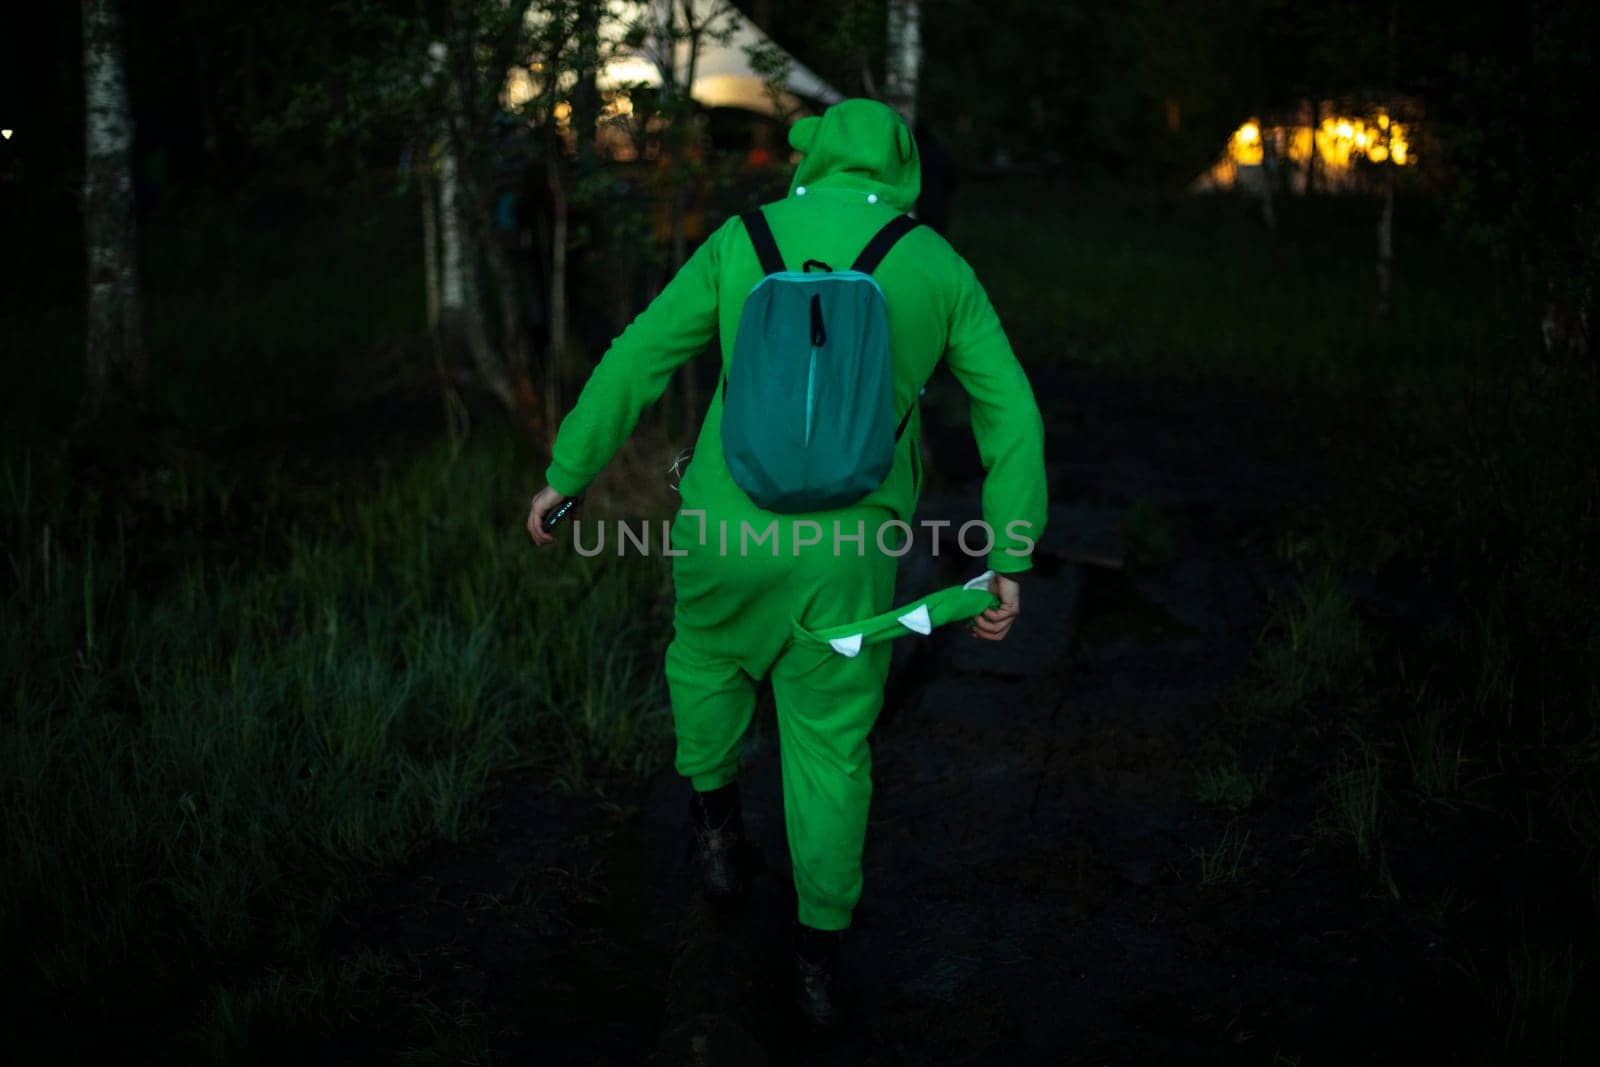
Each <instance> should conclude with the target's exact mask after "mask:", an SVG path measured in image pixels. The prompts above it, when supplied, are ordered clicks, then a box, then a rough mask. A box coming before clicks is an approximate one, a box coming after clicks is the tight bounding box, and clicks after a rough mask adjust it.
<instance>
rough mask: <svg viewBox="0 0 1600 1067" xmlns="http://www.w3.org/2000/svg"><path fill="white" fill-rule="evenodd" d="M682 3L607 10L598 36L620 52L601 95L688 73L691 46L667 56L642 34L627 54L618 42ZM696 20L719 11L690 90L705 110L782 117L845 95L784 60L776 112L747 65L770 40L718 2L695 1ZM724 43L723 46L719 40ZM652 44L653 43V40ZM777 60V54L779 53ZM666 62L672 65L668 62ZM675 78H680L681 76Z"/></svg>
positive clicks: (603, 78)
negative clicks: (781, 94) (635, 27)
mask: <svg viewBox="0 0 1600 1067" xmlns="http://www.w3.org/2000/svg"><path fill="white" fill-rule="evenodd" d="M674 2H678V3H679V4H680V10H681V0H649V2H648V3H644V4H637V3H633V4H623V5H620V6H619V5H610V7H609V8H608V10H607V13H606V16H605V19H604V21H603V23H602V26H601V34H602V36H603V37H604V38H605V39H606V40H608V41H610V42H613V43H614V44H615V45H616V46H617V47H618V55H617V56H616V58H614V59H613V60H612V61H611V62H609V63H608V64H606V66H605V68H604V69H603V70H602V71H601V72H600V77H599V79H598V80H599V84H600V88H601V90H602V91H609V90H616V89H622V88H626V87H627V86H630V85H648V86H652V87H659V86H660V85H661V84H662V82H663V80H664V78H663V70H664V69H667V68H670V69H672V70H674V71H679V72H681V71H686V70H687V69H688V66H689V59H690V57H689V43H688V42H687V41H681V40H680V41H678V42H677V46H676V49H675V54H674V55H672V56H670V57H669V56H668V55H667V54H666V47H665V44H664V42H663V41H662V38H663V37H664V36H665V35H664V34H659V33H655V34H652V33H648V32H647V33H646V39H645V41H644V43H643V44H642V45H640V46H638V47H636V48H628V47H626V46H624V45H622V42H623V41H624V40H625V39H626V37H627V36H628V30H629V28H630V26H633V25H636V24H641V25H643V26H645V27H647V28H649V27H658V26H660V25H662V24H663V23H664V22H665V21H666V11H667V9H668V8H669V7H670V6H672V5H673V4H674ZM693 6H695V7H698V8H699V9H700V10H699V11H698V13H697V14H698V16H699V17H700V18H702V19H703V18H705V17H706V16H707V15H708V14H710V13H712V11H713V9H716V10H717V11H718V14H717V16H716V18H715V19H714V28H715V29H717V30H719V31H722V32H719V33H717V34H715V35H713V34H710V33H707V34H706V35H705V36H704V38H703V39H702V42H701V46H700V54H699V56H698V57H696V60H695V74H694V84H693V85H691V86H690V87H689V95H690V96H692V97H693V98H694V99H695V100H696V101H698V102H699V103H700V104H701V105H703V106H705V107H736V108H742V109H744V110H746V111H754V112H759V113H761V114H764V115H780V114H782V113H783V112H784V111H785V110H791V111H792V110H793V109H794V108H795V107H796V106H799V105H800V104H801V103H802V102H810V103H820V104H824V105H826V104H834V103H838V102H839V101H840V100H842V99H844V95H843V94H842V93H840V92H839V91H838V90H837V89H835V88H834V87H833V86H831V85H829V84H828V83H827V82H825V81H823V80H822V79H821V78H819V77H817V75H816V74H815V73H813V72H812V71H810V70H809V69H807V68H806V67H805V66H804V65H802V64H801V63H799V62H797V61H796V60H795V59H794V58H793V57H788V59H789V68H788V76H787V78H786V79H785V80H784V88H785V89H786V90H787V97H788V98H787V99H784V100H782V101H781V103H782V104H783V105H784V106H783V107H780V106H778V102H775V101H774V100H773V99H772V97H771V95H770V94H769V93H768V91H767V85H766V82H765V80H764V79H763V78H762V76H761V75H760V74H758V73H757V72H756V70H755V67H754V66H753V65H752V64H751V62H750V53H751V51H752V50H753V49H760V50H769V49H775V48H776V46H775V45H773V43H772V39H771V38H770V37H768V36H767V35H766V34H765V33H763V32H762V31H761V29H760V28H759V27H758V26H756V24H755V23H753V22H751V21H750V20H749V19H748V18H746V17H745V16H744V15H743V14H742V13H740V12H739V10H738V9H737V8H735V7H733V5H732V4H728V3H722V2H719V0H699V3H698V4H695V5H693ZM723 37H726V39H725V40H723V39H720V38H723ZM652 38H654V39H653V40H652ZM777 51H778V52H779V54H784V53H782V51H781V50H777ZM668 60H670V62H668ZM678 77H680V78H681V77H682V74H679V75H678Z"/></svg>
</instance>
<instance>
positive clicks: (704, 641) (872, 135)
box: [546, 100, 1045, 930]
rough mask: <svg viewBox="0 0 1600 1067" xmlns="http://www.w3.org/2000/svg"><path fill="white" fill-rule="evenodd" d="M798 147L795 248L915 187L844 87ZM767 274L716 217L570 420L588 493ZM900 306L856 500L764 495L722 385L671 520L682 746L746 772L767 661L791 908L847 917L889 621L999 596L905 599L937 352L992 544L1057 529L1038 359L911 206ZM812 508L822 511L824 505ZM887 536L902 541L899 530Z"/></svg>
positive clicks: (899, 256) (569, 436)
mask: <svg viewBox="0 0 1600 1067" xmlns="http://www.w3.org/2000/svg"><path fill="white" fill-rule="evenodd" d="M789 141H790V144H791V145H793V147H794V148H795V149H796V150H797V151H799V152H800V153H803V159H802V160H801V162H800V165H799V167H798V169H797V171H796V173H795V176H794V179H793V182H792V184H791V186H790V189H789V195H788V196H787V197H786V198H784V199H783V200H781V201H778V202H776V203H772V204H767V205H764V206H763V208H762V211H763V212H764V214H765V216H766V218H767V220H768V222H769V223H770V226H771V229H772V232H773V234H774V236H775V237H776V240H777V244H778V246H779V248H780V249H781V251H782V255H783V258H784V259H785V261H786V262H787V263H788V265H789V268H790V269H792V270H799V269H800V265H801V263H802V262H803V261H804V260H808V259H812V260H820V261H823V262H826V263H850V262H852V261H853V260H854V259H855V257H856V256H857V254H858V253H859V252H861V250H862V248H863V246H864V245H865V244H866V243H867V242H868V241H869V239H870V238H872V237H873V235H874V234H876V233H877V232H878V231H879V230H880V229H881V228H882V227H883V226H884V225H885V224H886V223H887V222H888V221H889V220H891V219H893V218H894V217H895V216H896V215H897V214H899V213H902V212H905V211H907V210H908V209H910V208H911V206H912V205H913V204H915V202H916V199H917V195H918V192H919V190H920V186H921V177H920V166H919V163H918V157H917V149H916V143H915V141H914V140H913V138H912V136H911V134H910V131H909V130H908V129H907V128H906V125H905V123H904V122H903V121H902V120H901V119H900V117H899V116H898V115H897V114H895V112H894V111H892V110H891V109H889V108H888V107H886V106H884V105H882V104H879V103H877V102H875V101H870V100H847V101H844V102H843V103H840V104H836V105H834V106H833V107H831V108H829V109H828V111H827V112H826V113H825V114H823V115H822V116H820V117H817V118H808V119H805V120H802V121H801V122H798V123H796V124H795V126H794V127H793V128H792V130H791V131H790V135H789ZM763 277H764V272H763V270H762V267H761V265H760V263H759V262H758V258H757V253H756V251H755V249H754V248H753V247H752V244H751V240H750V236H749V234H748V233H747V232H746V229H745V227H744V226H743V225H742V224H741V223H740V220H738V219H733V220H730V222H729V223H728V224H727V225H724V226H723V227H721V228H720V229H718V230H717V231H716V232H715V233H713V234H712V235H711V236H710V237H709V238H708V239H707V240H706V241H705V243H704V244H702V245H701V246H700V247H699V249H698V250H697V251H696V252H695V253H694V255H693V256H692V257H691V258H690V259H689V261H688V262H687V263H686V264H685V265H684V266H683V269H682V270H680V271H679V272H678V273H677V275H676V276H675V277H674V278H673V279H672V281H671V282H670V283H669V284H668V285H667V287H666V288H665V289H664V290H663V291H662V292H661V295H660V296H659V297H657V299H656V300H655V301H653V302H652V303H651V304H650V306H649V307H647V308H646V309H645V310H644V311H643V312H642V313H640V315H639V316H638V317H637V318H636V319H635V320H634V322H633V323H632V324H631V325H629V327H628V328H627V329H626V330H624V331H623V333H622V334H621V335H620V336H619V337H618V338H617V339H616V341H615V342H614V343H613V344H612V346H611V348H610V349H609V350H608V351H607V352H606V354H605V357H604V358H603V359H602V360H601V361H600V363H599V365H598V366H596V367H595V369H594V372H593V374H592V375H591V376H590V379H589V381H588V383H587V384H586V385H585V387H584V389H583V392H582V394H581V395H580V396H579V398H578V401H577V404H576V406H575V407H574V408H573V410H572V411H571V413H570V414H569V415H568V416H567V418H566V419H565V420H564V421H563V422H562V424H561V429H560V433H559V435H558V437H557V440H556V443H555V447H554V450H553V457H552V462H551V464H550V466H549V469H548V470H547V472H546V478H547V480H548V482H549V484H550V485H551V487H552V488H554V489H555V490H556V491H557V492H560V493H562V494H565V495H567V496H573V495H576V494H578V493H580V492H581V491H582V490H583V489H584V488H585V487H586V486H587V485H588V484H589V482H590V481H591V480H593V478H594V477H595V476H596V475H597V474H598V473H599V472H600V470H601V469H602V468H603V467H604V466H605V465H606V463H608V462H609V461H610V459H611V457H612V456H613V455H614V454H615V452H616V451H617V449H618V448H619V447H620V446H621V444H622V442H623V441H624V440H625V439H626V438H627V436H628V434H629V433H631V432H632V430H633V427H634V424H635V422H636V421H637V419H638V417H639V413H640V412H641V411H642V410H643V408H644V407H645V406H646V405H648V404H650V403H653V402H654V401H655V400H656V399H657V398H658V397H659V396H660V395H661V393H662V392H663V391H664V390H665V388H666V385H667V382H668V380H669V379H670V377H671V375H672V374H673V372H674V371H676V370H677V369H678V368H679V367H680V366H682V365H683V364H684V363H685V362H687V361H688V360H689V359H690V357H692V356H694V355H695V354H696V353H698V352H700V351H701V350H702V349H704V347H705V346H706V345H707V344H709V343H710V341H711V339H712V338H713V337H717V336H719V335H720V338H721V348H722V360H723V366H724V368H727V367H728V365H729V361H730V359H731V355H732V352H733V349H734V338H735V336H736V334H737V330H738V326H739V322H740V312H741V309H742V307H743V304H744V299H745V297H746V295H747V294H748V293H749V292H750V291H751V289H752V287H753V286H754V285H755V284H756V283H757V282H758V281H760V280H761V279H762V278H763ZM874 278H875V279H876V281H877V282H878V284H879V285H880V286H881V288H882V291H883V294H884V298H885V300H886V302H887V306H888V316H889V327H890V336H891V348H892V363H893V384H894V404H895V410H896V411H897V412H902V411H911V412H912V414H911V417H910V421H909V423H908V424H907V426H906V429H905V431H904V433H903V435H902V437H901V438H900V440H899V442H898V443H897V445H896V449H895V454H894V462H893V465H892V467H891V469H890V471H889V474H888V477H887V478H886V479H885V480H884V481H883V483H882V484H881V485H880V486H879V487H878V488H877V489H875V490H873V491H872V492H870V493H868V494H867V495H866V496H865V497H863V498H862V499H861V500H859V501H858V502H857V503H855V504H852V505H850V506H848V507H844V508H836V509H833V510H829V511H818V512H810V513H806V514H785V515H777V514H775V513H773V512H770V511H764V510H762V509H761V508H759V507H757V506H756V505H755V504H754V503H753V502H752V501H751V499H750V497H749V496H748V495H746V493H745V492H744V491H743V490H742V489H740V488H739V486H738V485H736V484H735V482H734V481H733V478H732V477H731V476H730V473H729V469H728V465H727V463H726V462H725V460H724V458H723V452H722V441H721V434H720V427H721V414H722V392H721V391H720V390H719V391H718V393H717V394H716V395H715V396H714V397H713V399H712V402H711V405H710V407H709V410H708V411H707V413H706V418H705V422H704V424H703V425H702V427H701V430H700V435H699V439H698V441H697V442H696V445H695V452H694V458H693V461H692V462H691V463H690V464H689V467H688V470H687V472H686V473H685V474H684V476H683V479H682V482H681V484H680V487H679V488H680V492H681V494H682V510H681V511H680V513H679V515H678V518H677V520H676V521H675V522H674V523H673V527H672V547H673V548H674V549H675V550H677V551H681V552H683V553H684V554H683V555H681V556H677V557H675V558H674V559H673V581H674V586H675V591H676V596H677V601H676V606H675V609H674V615H673V625H674V638H673V641H672V643H671V645H670V646H669V647H668V650H667V656H666V675H667V683H668V688H669V691H670V694H671V700H672V713H673V722H674V726H675V729H676V733H677V759H676V766H677V769H678V771H679V773H681V774H683V775H684V776H686V777H688V778H689V779H690V780H691V784H692V785H693V787H694V788H695V789H696V790H699V791H707V790H712V789H716V788H718V787H720V786H723V785H726V784H728V783H729V782H732V781H733V780H734V779H735V778H736V777H737V775H738V772H739V753H740V749H741V744H742V740H743V736H744V733H745V731H746V729H747V727H748V726H749V724H750V719H751V716H752V714H753V713H754V711H755V704H756V684H757V682H758V680H760V679H762V678H765V677H769V676H770V678H771V679H772V686H773V693H774V697H775V699H776V703H777V720H778V731H779V741H780V744H781V746H782V763H783V800H784V815H785V823H786V826H787V830H788V840H789V851H790V857H791V860H792V862H793V868H794V880H795V889H796V893H797V896H798V898H799V919H800V921H801V922H802V923H804V924H806V925H807V926H812V927H816V928H819V929H823V930H841V929H843V928H845V927H846V926H848V925H849V923H850V917H851V912H852V910H853V909H854V907H855V905H856V902H857V900H858V899H859V897H860V895H861V853H862V846H863V842H864V838H865V833H866V824H867V808H868V803H869V800H870V797H871V791H872V783H871V774H870V769H871V756H870V753H869V751H868V746H867V734H868V732H869V731H870V730H871V729H872V725H873V723H874V721H875V720H876V718H877V716H878V711H879V709H880V707H881V706H882V703H883V685H884V680H885V676H886V674H887V671H888V665H889V654H888V653H889V648H888V645H887V644H886V643H885V640H884V639H885V638H887V637H891V636H894V635H897V634H901V633H926V632H929V631H931V629H932V628H933V627H934V626H935V625H938V624H939V623H941V622H945V621H953V620H956V619H963V618H970V617H972V616H973V615H975V614H977V613H979V612H981V611H982V610H983V609H984V608H986V607H988V606H990V605H992V604H993V603H994V601H993V599H992V597H991V596H990V594H989V593H988V590H987V575H985V576H984V577H983V578H981V579H977V580H975V581H974V582H973V583H968V585H967V586H957V587H955V588H953V589H948V590H942V591H940V592H939V593H936V594H934V595H933V596H931V597H928V598H924V599H923V600H922V601H918V602H916V603H914V604H911V605H907V606H903V607H900V608H893V607H892V606H891V603H892V598H893V594H894V578H895V562H896V558H895V556H894V555H891V554H889V552H890V551H892V550H895V549H898V548H899V547H900V543H899V541H897V540H896V539H895V538H893V537H890V538H880V537H879V536H877V535H876V531H878V530H879V528H880V526H881V525H882V524H884V523H887V522H890V521H892V520H898V521H900V522H905V523H909V522H911V521H912V516H913V513H914V511H915V508H916V503H917V497H918V493H919V491H920V489H921V480H922V467H921V459H920V451H919V446H918V437H919V434H920V420H919V418H918V417H917V415H916V413H915V411H914V408H915V405H916V398H917V395H918V394H919V392H920V391H921V388H922V386H923V384H924V383H925V382H926V381H927V379H928V377H929V375H930V374H931V373H932V372H933V370H934V368H935V366H936V365H937V364H938V362H939V361H940V359H941V358H942V359H944V360H945V362H946V363H947V364H948V366H949V368H950V370H951V372H952V373H953V374H954V376H955V377H956V379H957V380H958V381H959V382H960V383H961V385H962V386H963V387H964V388H965V389H966V391H967V393H968V394H969V395H970V398H971V418H972V428H973V433H974V435H975V436H976V438H977V443H978V450H979V455H980V457H981V459H982V461H983V464H984V468H985V470H986V471H987V476H986V478H985V479H984V483H983V494H982V504H983V519H984V520H985V521H986V522H987V523H988V526H989V528H990V530H991V531H992V534H993V539H994V540H993V545H992V550H991V551H990V552H989V554H988V560H987V565H988V568H989V569H990V570H992V571H998V572H1001V573H1016V572H1019V571H1023V570H1026V569H1027V568H1028V567H1029V565H1030V552H1031V549H1032V546H1033V543H1034V542H1035V541H1037V539H1038V538H1039V536H1040V535H1041V534H1042V532H1043V530H1044V521H1045V478H1044V461H1043V448H1044V431H1043V425H1042V422H1041V420H1040V417H1039V411H1038V407H1037V406H1036V404H1035V402H1034V398H1033V392H1032V390H1031V389H1030V387H1029V385H1028V379H1027V376H1026V375H1025V374H1024V372H1023V370H1022V367H1021V366H1020V364H1019V363H1018V362H1017V359H1016V357H1015V355H1014V354H1013V353H1012V350H1011V346H1010V344H1009V342H1008V341H1007V340H1006V336H1005V333H1004V331H1003V330H1002V328H1001V325H1000V320H999V318H998V317H997V316H996V315H995V312H994V309H993V307H992V306H991V305H990V303H989V299H988V296H987V295H986V294H985V292H984V290H983V287H982V286H981V285H980V284H979V283H978V280H977V278H976V276H975V275H974V274H973V272H972V269H971V267H969V266H968V265H967V263H966V262H965V261H964V260H963V259H962V258H961V257H960V256H959V255H958V254H957V253H956V252H955V251H954V250H953V249H952V248H951V247H950V245H949V244H948V243H947V242H946V241H945V240H944V238H942V237H940V236H939V235H938V234H937V233H935V232H934V231H933V230H931V229H930V228H928V227H926V226H921V227H917V228H915V229H913V230H911V231H910V232H909V233H907V234H905V235H904V236H903V237H901V238H900V240H899V242H898V243H897V244H896V245H895V246H894V247H893V248H892V249H891V251H890V252H889V253H888V255H887V257H886V258H885V259H884V260H883V262H882V264H881V266H880V267H879V268H878V269H877V270H876V271H875V272H874ZM812 524H814V525H812ZM886 544H887V545H888V549H889V551H886V550H885V547H884V546H885V545H886Z"/></svg>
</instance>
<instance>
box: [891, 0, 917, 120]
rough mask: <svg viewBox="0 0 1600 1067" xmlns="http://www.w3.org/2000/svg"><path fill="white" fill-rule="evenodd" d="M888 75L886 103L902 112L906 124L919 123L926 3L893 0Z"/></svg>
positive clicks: (914, 0)
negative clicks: (918, 101)
mask: <svg viewBox="0 0 1600 1067" xmlns="http://www.w3.org/2000/svg"><path fill="white" fill-rule="evenodd" d="M886 66H887V67H888V69H887V70H886V71H885V72H884V73H885V77H884V86H883V97H884V103H886V104H888V105H889V106H890V107H892V108H894V109H895V110H896V111H898V112H900V115H901V116H902V117H903V118H904V119H905V120H906V125H908V126H911V127H913V128H914V127H915V126H916V123H917V80H918V77H919V76H920V74H921V71H922V4H921V2H920V0H889V56H888V62H887V64H886Z"/></svg>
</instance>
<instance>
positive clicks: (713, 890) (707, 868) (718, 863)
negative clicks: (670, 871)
mask: <svg viewBox="0 0 1600 1067" xmlns="http://www.w3.org/2000/svg"><path fill="white" fill-rule="evenodd" d="M689 821H690V823H691V824H692V825H693V827H694V843H695V864H696V866H697V867H699V870H700V886H701V888H702V889H703V890H704V891H705V894H706V899H708V900H710V901H711V902H712V903H713V904H732V903H735V902H736V901H738V900H739V899H741V898H742V897H743V896H744V892H745V890H746V888H748V885H749V875H750V874H751V873H752V870H751V869H752V867H753V866H754V864H753V863H752V861H751V853H752V849H751V847H750V844H749V842H748V841H747V840H746V839H745V836H744V815H743V812H742V809H741V808H740V805H739V783H737V782H730V783H728V784H727V785H725V786H723V787H722V788H720V789H713V790H711V791H709V792H706V793H700V792H691V794H690V796H689Z"/></svg>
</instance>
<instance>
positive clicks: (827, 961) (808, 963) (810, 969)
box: [794, 923, 844, 1030]
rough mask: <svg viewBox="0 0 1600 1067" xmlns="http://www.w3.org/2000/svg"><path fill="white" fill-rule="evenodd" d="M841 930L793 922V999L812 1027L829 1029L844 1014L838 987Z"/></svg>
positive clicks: (803, 1018)
mask: <svg viewBox="0 0 1600 1067" xmlns="http://www.w3.org/2000/svg"><path fill="white" fill-rule="evenodd" d="M842 939H843V931H840V930H818V929H816V928H814V927H810V926H806V925H804V924H802V923H797V924H796V925H795V936H794V1002H795V1007H796V1008H797V1009H798V1010H799V1012H800V1018H801V1019H802V1020H804V1021H805V1023H806V1025H807V1026H809V1027H811V1028H812V1029H813V1030H832V1029H834V1028H835V1027H837V1026H838V1025H839V1023H840V1022H841V1021H842V1020H843V1017H844V1005H843V1000H842V998H841V996H840V989H839V955H840V952H839V949H840V942H841V940H842Z"/></svg>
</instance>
